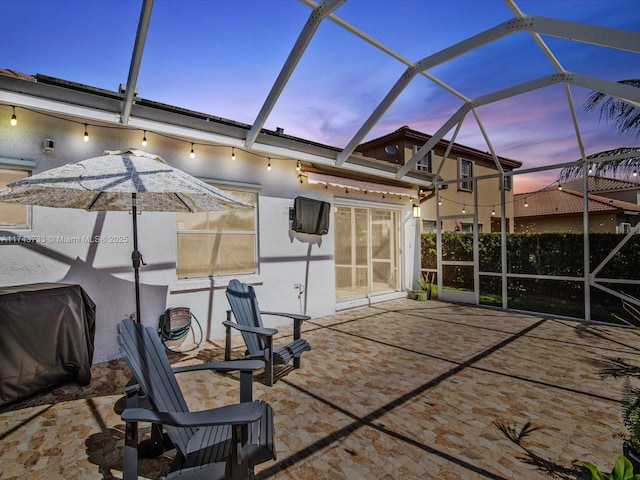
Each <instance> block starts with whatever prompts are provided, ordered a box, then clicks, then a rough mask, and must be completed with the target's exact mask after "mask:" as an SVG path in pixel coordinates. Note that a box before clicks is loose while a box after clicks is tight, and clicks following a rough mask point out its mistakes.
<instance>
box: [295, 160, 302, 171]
mask: <svg viewBox="0 0 640 480" xmlns="http://www.w3.org/2000/svg"><path fill="white" fill-rule="evenodd" d="M300 170H302V164H301V163H300V160H298V164H297V165H296V172H298V173H300Z"/></svg>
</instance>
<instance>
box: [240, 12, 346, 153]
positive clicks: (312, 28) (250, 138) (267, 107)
mask: <svg viewBox="0 0 640 480" xmlns="http://www.w3.org/2000/svg"><path fill="white" fill-rule="evenodd" d="M344 2H346V0H323V1H322V2H321V3H320V4H319V5H318V6H317V7H316V8H314V10H313V11H312V12H311V15H309V19H308V20H307V23H306V24H305V25H304V27H303V28H302V32H300V35H299V36H298V39H297V40H296V43H295V45H294V46H293V48H292V49H291V52H289V56H288V57H287V60H286V61H285V63H284V66H283V67H282V70H280V73H279V74H278V78H277V79H276V81H275V83H274V84H273V86H272V87H271V91H270V92H269V95H268V96H267V99H266V100H265V102H264V103H263V104H262V108H261V109H260V112H259V113H258V116H257V117H256V119H255V121H254V122H253V125H252V126H251V129H250V130H249V132H248V133H247V138H246V140H245V147H246V148H251V147H252V146H253V144H254V143H255V141H256V138H258V135H259V134H260V131H261V130H262V127H263V126H264V124H265V122H266V121H267V118H268V117H269V114H270V113H271V110H273V107H274V106H275V104H276V102H277V101H278V98H280V94H281V93H282V90H284V87H285V85H286V84H287V82H288V81H289V78H290V77H291V75H292V74H293V71H294V70H295V68H296V66H297V65H298V62H299V61H300V58H301V57H302V54H303V53H304V51H305V50H306V48H307V46H308V45H309V42H311V39H312V38H313V35H314V34H315V32H316V30H317V29H318V27H319V26H320V22H322V20H323V19H324V18H325V17H326V16H327V15H329V14H330V13H331V12H333V11H334V10H335V9H336V8H338V7H339V6H340V5H342V4H343V3H344Z"/></svg>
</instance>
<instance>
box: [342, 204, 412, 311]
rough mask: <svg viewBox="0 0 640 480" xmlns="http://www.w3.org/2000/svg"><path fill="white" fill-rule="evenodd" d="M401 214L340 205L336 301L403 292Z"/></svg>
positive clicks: (382, 209) (393, 211) (392, 211)
mask: <svg viewBox="0 0 640 480" xmlns="http://www.w3.org/2000/svg"><path fill="white" fill-rule="evenodd" d="M399 218H400V213H399V212H398V211H395V210H388V209H384V208H380V207H368V206H349V205H336V207H335V215H334V219H335V220H334V225H335V228H334V235H335V265H336V266H335V268H336V300H337V301H341V300H352V299H358V298H366V297H368V296H370V295H375V294H377V293H384V292H391V291H395V290H398V289H399V288H400V249H399V238H398V237H399Z"/></svg>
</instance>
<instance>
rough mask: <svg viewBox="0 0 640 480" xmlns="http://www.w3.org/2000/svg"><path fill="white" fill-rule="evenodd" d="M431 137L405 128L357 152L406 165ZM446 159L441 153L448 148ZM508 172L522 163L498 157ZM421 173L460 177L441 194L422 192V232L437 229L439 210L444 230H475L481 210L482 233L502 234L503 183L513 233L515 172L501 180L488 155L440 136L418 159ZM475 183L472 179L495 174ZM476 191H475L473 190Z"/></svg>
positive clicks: (363, 146)
mask: <svg viewBox="0 0 640 480" xmlns="http://www.w3.org/2000/svg"><path fill="white" fill-rule="evenodd" d="M430 138H431V135H428V134H426V133H422V132H419V131H416V130H412V129H411V128H409V127H408V126H406V125H405V126H403V127H401V128H399V129H398V130H396V131H394V132H392V133H389V134H387V135H384V136H382V137H379V138H376V139H374V140H370V141H368V142H365V143H363V144H362V145H360V146H359V147H358V148H356V152H361V153H362V154H363V155H366V156H369V157H374V158H377V159H379V160H383V161H385V162H387V163H389V164H393V165H404V164H405V163H406V162H407V161H408V160H409V159H410V158H411V157H412V156H413V155H414V154H415V153H416V152H417V151H418V150H419V148H420V147H422V146H423V145H424V144H425V143H426V142H427V141H428V140H429V139H430ZM449 148H450V150H449V153H448V155H447V161H446V162H444V165H442V163H443V157H444V155H445V153H446V152H447V149H449ZM498 161H499V162H500V165H501V168H502V169H503V171H504V172H512V171H513V170H514V169H516V168H518V167H520V166H521V165H522V163H521V162H519V161H516V160H510V159H507V158H503V157H498ZM415 168H416V170H417V171H421V172H426V173H429V174H431V175H437V177H438V179H439V180H441V181H451V180H456V179H459V180H460V181H459V182H457V183H448V184H444V185H442V186H441V188H440V191H439V198H438V200H436V193H435V191H434V189H433V188H431V189H425V190H423V191H421V197H420V202H421V216H422V231H423V232H433V231H435V230H436V218H437V214H438V213H439V215H440V217H441V222H442V229H443V230H444V231H463V232H470V231H472V229H473V224H474V216H475V214H476V213H477V222H478V229H479V232H480V233H482V232H499V231H500V228H501V218H500V213H501V208H500V205H501V186H502V185H504V187H505V192H504V194H505V202H504V204H505V220H506V230H507V231H513V226H512V225H513V193H512V187H513V185H512V176H511V175H505V176H504V177H503V181H502V182H501V181H500V177H499V176H498V175H497V174H498V168H497V166H496V163H495V161H494V159H493V157H492V156H491V155H490V154H489V153H485V152H482V151H480V150H477V149H475V148H471V147H467V146H465V145H460V144H458V143H454V144H453V145H451V146H450V142H448V141H445V140H441V141H440V142H438V143H437V145H436V147H435V148H434V149H433V150H431V151H430V152H429V154H427V155H425V156H424V157H423V158H422V159H420V160H419V161H418V163H417V164H416V166H415ZM491 175H493V178H487V179H484V180H479V181H477V182H475V183H474V182H473V181H471V180H470V179H471V177H483V176H491ZM474 189H477V192H475V191H474ZM476 193H477V196H478V209H477V212H476V211H474V208H473V206H474V204H475V195H476Z"/></svg>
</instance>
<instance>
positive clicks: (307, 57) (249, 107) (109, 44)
mask: <svg viewBox="0 0 640 480" xmlns="http://www.w3.org/2000/svg"><path fill="white" fill-rule="evenodd" d="M141 3H142V2H141V1H139V0H74V1H69V0H0V28H1V30H2V31H3V32H5V35H3V46H2V52H1V55H0V59H1V62H0V68H9V69H13V70H17V71H20V72H23V73H28V74H35V73H40V74H44V75H49V76H53V77H58V78H62V79H65V80H70V81H74V82H79V83H84V84H87V85H91V86H96V87H101V88H106V89H110V90H116V89H117V88H118V85H119V84H121V83H125V82H126V80H127V75H128V70H129V63H130V59H131V53H132V51H133V44H134V39H135V34H136V28H137V23H138V18H139V12H140V7H141ZM516 5H517V6H518V7H519V8H520V10H522V11H523V12H524V13H529V14H533V15H541V16H549V17H554V18H560V19H565V20H571V21H577V22H583V23H590V24H595V25H601V26H608V27H615V28H621V29H627V30H634V31H640V9H638V1H637V0H581V1H578V0H516ZM310 11H311V10H310V8H309V7H308V6H306V5H305V4H304V3H302V2H299V1H297V0H181V1H177V0H156V1H155V3H154V7H153V13H152V17H151V24H150V28H149V34H148V38H147V43H146V46H145V50H144V55H143V59H142V65H141V69H140V75H139V79H138V85H137V88H138V91H139V96H140V97H143V98H147V99H150V100H155V101H160V102H164V103H168V104H171V105H175V106H179V107H183V108H188V109H192V110H196V111H200V112H204V113H208V114H211V115H216V116H220V117H224V118H229V119H232V120H235V121H239V122H244V123H247V124H252V123H253V122H254V120H255V118H256V116H257V114H258V112H259V110H260V107H261V106H262V103H263V102H264V100H265V98H266V97H267V95H268V93H269V90H270V88H271V86H272V84H273V82H274V80H275V79H276V77H277V75H278V73H279V71H280V69H281V67H282V65H283V64H284V62H285V60H286V58H287V56H288V54H289V52H290V50H291V47H292V46H293V45H294V43H295V41H296V38H297V36H298V34H299V33H300V31H301V30H302V27H303V26H304V24H305V22H306V21H307V19H308V17H309V14H310ZM335 13H336V15H338V16H339V17H340V18H342V19H344V20H345V21H347V22H348V23H350V24H351V25H353V26H355V27H357V28H358V29H360V30H362V31H364V32H365V33H367V34H368V35H369V36H371V37H373V38H374V39H376V40H377V41H379V42H381V43H382V44H384V45H386V46H387V47H389V48H390V49H392V50H394V51H395V52H397V53H398V54H400V55H402V56H403V57H405V58H407V59H408V60H410V61H412V62H413V61H417V60H420V59H422V58H424V57H427V56H429V55H431V54H433V53H436V52H438V51H439V50H441V49H443V48H446V47H449V46H451V45H453V44H455V43H457V42H460V41H462V40H464V39H466V38H468V37H470V36H472V35H474V34H477V33H480V32H482V31H484V30H486V29H488V28H491V27H492V26H495V25H497V24H499V23H501V22H503V21H506V20H509V19H511V18H513V13H512V12H511V10H510V9H509V8H508V6H507V4H506V3H505V2H503V1H502V0H446V1H440V0H429V1H427V0H348V1H347V2H346V3H345V4H344V5H343V6H341V7H339V8H338V9H337V10H336V12H335ZM544 40H545V41H546V42H547V44H548V45H549V47H550V48H551V50H552V51H553V52H554V54H555V55H556V57H557V58H558V60H559V61H560V63H561V64H562V65H563V67H564V68H565V69H567V70H571V71H575V72H578V73H583V74H587V75H592V76H597V77H600V78H605V79H608V80H612V81H616V80H621V79H626V78H640V58H638V55H637V54H631V53H628V52H620V51H617V50H613V49H608V48H602V47H596V46H591V45H585V44H579V43H576V42H571V41H568V40H563V39H558V38H552V37H544ZM405 68H406V67H405V66H404V65H403V64H401V63H400V62H398V61H397V60H395V59H393V58H391V57H390V56H388V55H386V54H385V53H383V52H381V51H379V50H378V49H376V48H374V47H373V46H371V45H369V44H367V43H366V42H364V41H363V40H361V39H359V38H357V37H355V36H354V35H352V34H351V33H348V32H347V31H346V30H344V29H343V28H341V27H340V26H338V25H336V24H335V23H334V22H331V21H329V20H324V21H323V23H322V24H321V26H320V28H319V29H318V31H317V33H316V34H315V36H314V38H313V40H312V41H311V43H310V45H309V46H308V48H307V50H306V51H305V53H304V55H303V56H302V58H301V60H300V63H299V65H298V67H297V68H296V70H295V72H294V73H293V75H292V77H291V79H290V80H289V83H288V84H287V86H286V87H285V89H284V91H283V93H282V95H281V97H280V100H279V101H278V103H277V104H276V106H275V108H274V109H273V111H272V113H271V115H270V116H269V119H268V120H267V122H266V124H265V127H266V128H270V129H275V128H276V127H282V128H284V129H285V133H288V134H291V135H296V136H300V137H303V138H307V139H309V140H313V141H316V142H321V143H326V144H328V145H332V146H336V147H343V146H345V145H346V143H347V142H348V141H349V140H350V139H351V138H352V137H353V135H354V134H355V132H356V131H357V130H358V128H359V127H360V125H361V124H362V123H363V122H364V121H365V120H366V119H367V117H368V116H369V115H370V113H371V112H372V111H373V109H374V108H375V107H376V105H377V104H378V103H379V102H380V101H381V100H382V98H383V97H384V96H385V95H386V93H387V92H388V91H389V89H390V88H391V87H392V86H393V84H394V83H395V81H396V80H397V79H398V78H399V77H400V75H401V74H402V73H403V71H404V70H405ZM553 71H554V70H553V67H552V65H551V63H550V62H549V61H548V59H547V58H546V57H545V56H544V55H543V54H542V52H541V51H540V50H539V49H538V48H537V47H536V46H535V44H534V42H533V40H532V38H531V36H530V35H529V34H527V33H524V32H519V33H516V34H513V35H510V36H508V37H506V38H503V39H501V40H499V41H497V42H494V43H492V44H489V45H487V46H484V47H482V48H480V49H478V50H474V51H473V52H471V53H468V54H465V55H462V56H460V57H458V58H456V59H454V60H452V61H449V62H446V63H445V64H443V65H440V66H437V67H435V68H434V69H432V70H430V73H431V74H433V75H434V76H435V77H437V78H438V79H439V80H441V81H443V82H445V83H447V84H448V85H450V86H451V87H453V88H455V89H456V90H457V91H459V92H461V93H463V94H464V95H466V96H467V97H469V98H474V97H476V96H479V95H483V94H486V93H489V92H492V91H495V90H497V89H501V88H505V87H508V86H510V85H513V84H515V83H520V82H523V81H527V80H532V79H534V78H538V77H540V76H543V75H548V74H551V73H553ZM589 93H590V91H588V90H586V89H581V88H577V87H571V94H572V96H573V99H574V101H575V104H576V107H577V109H578V114H579V122H580V128H581V132H583V133H584V135H585V149H586V151H587V154H589V153H595V152H597V151H602V150H606V149H609V148H615V147H617V146H637V145H640V139H639V138H637V137H634V136H631V135H620V134H618V133H616V132H614V131H613V130H612V129H611V128H609V127H607V126H605V125H603V124H602V123H600V122H599V120H598V115H597V114H593V113H592V114H590V115H586V114H585V113H584V111H583V109H582V104H583V102H584V99H585V98H586V96H587V95H588V94H589ZM460 105H461V101H460V100H459V99H457V98H455V97H454V96H453V95H451V94H450V93H448V92H446V91H444V90H443V89H442V88H440V87H438V86H437V85H435V84H434V83H433V82H431V81H430V80H428V79H426V78H424V77H421V76H418V77H416V78H415V79H414V80H413V81H412V82H411V84H410V85H409V87H408V88H407V89H406V90H405V91H404V92H403V93H402V94H401V95H400V96H399V98H398V99H397V101H396V102H395V103H394V104H393V106H392V107H391V108H390V109H389V110H388V111H387V112H386V114H385V115H384V116H383V117H382V118H381V120H380V121H379V122H378V124H377V125H376V126H375V128H374V129H373V130H372V131H371V132H370V134H369V136H368V137H367V138H374V137H376V136H379V135H383V134H385V133H388V132H390V131H393V130H395V129H397V128H399V127H401V126H402V125H409V126H410V127H411V128H414V129H416V130H420V131H423V132H426V133H434V132H435V131H436V130H437V129H438V128H439V127H440V126H441V125H442V124H443V123H444V122H445V121H446V120H447V119H448V118H449V117H450V116H451V115H452V114H453V113H454V112H455V111H456V110H457V109H458V108H459V107H460ZM478 114H479V116H480V119H481V121H482V123H483V125H484V126H485V128H486V130H487V133H488V135H489V138H490V141H491V143H492V145H493V147H494V148H495V149H496V151H497V153H498V154H499V155H502V156H506V157H509V158H514V159H517V160H520V161H522V162H523V163H524V168H526V167H535V166H538V165H549V164H554V163H558V162H564V161H570V160H575V159H577V158H579V150H578V147H577V142H576V140H575V133H574V130H573V125H572V122H571V118H570V115H569V110H568V108H567V98H566V94H565V92H564V88H563V87H562V86H561V85H556V86H554V87H549V88H546V89H543V90H538V91H536V92H532V93H528V94H525V95H521V96H518V97H514V98H511V99H509V100H505V101H502V102H499V103H497V104H493V105H489V106H486V107H481V108H479V109H478ZM447 137H449V135H448V136H447ZM457 141H458V142H460V143H464V144H467V145H470V146H473V147H476V148H480V149H482V150H487V149H488V148H487V145H486V143H485V141H484V139H483V138H482V136H481V134H480V130H479V128H478V126H477V124H476V122H475V120H474V119H473V117H472V116H470V117H468V118H467V119H465V121H464V123H463V127H462V129H461V132H460V135H459V137H458V138H457ZM556 175H557V172H550V173H548V174H546V175H540V174H539V175H536V176H535V178H534V177H533V176H531V177H530V178H524V177H522V178H521V179H520V180H516V182H515V185H516V190H519V191H530V190H533V189H535V188H539V187H540V186H544V185H543V184H548V183H552V182H553V179H554V177H555V176H556Z"/></svg>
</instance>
